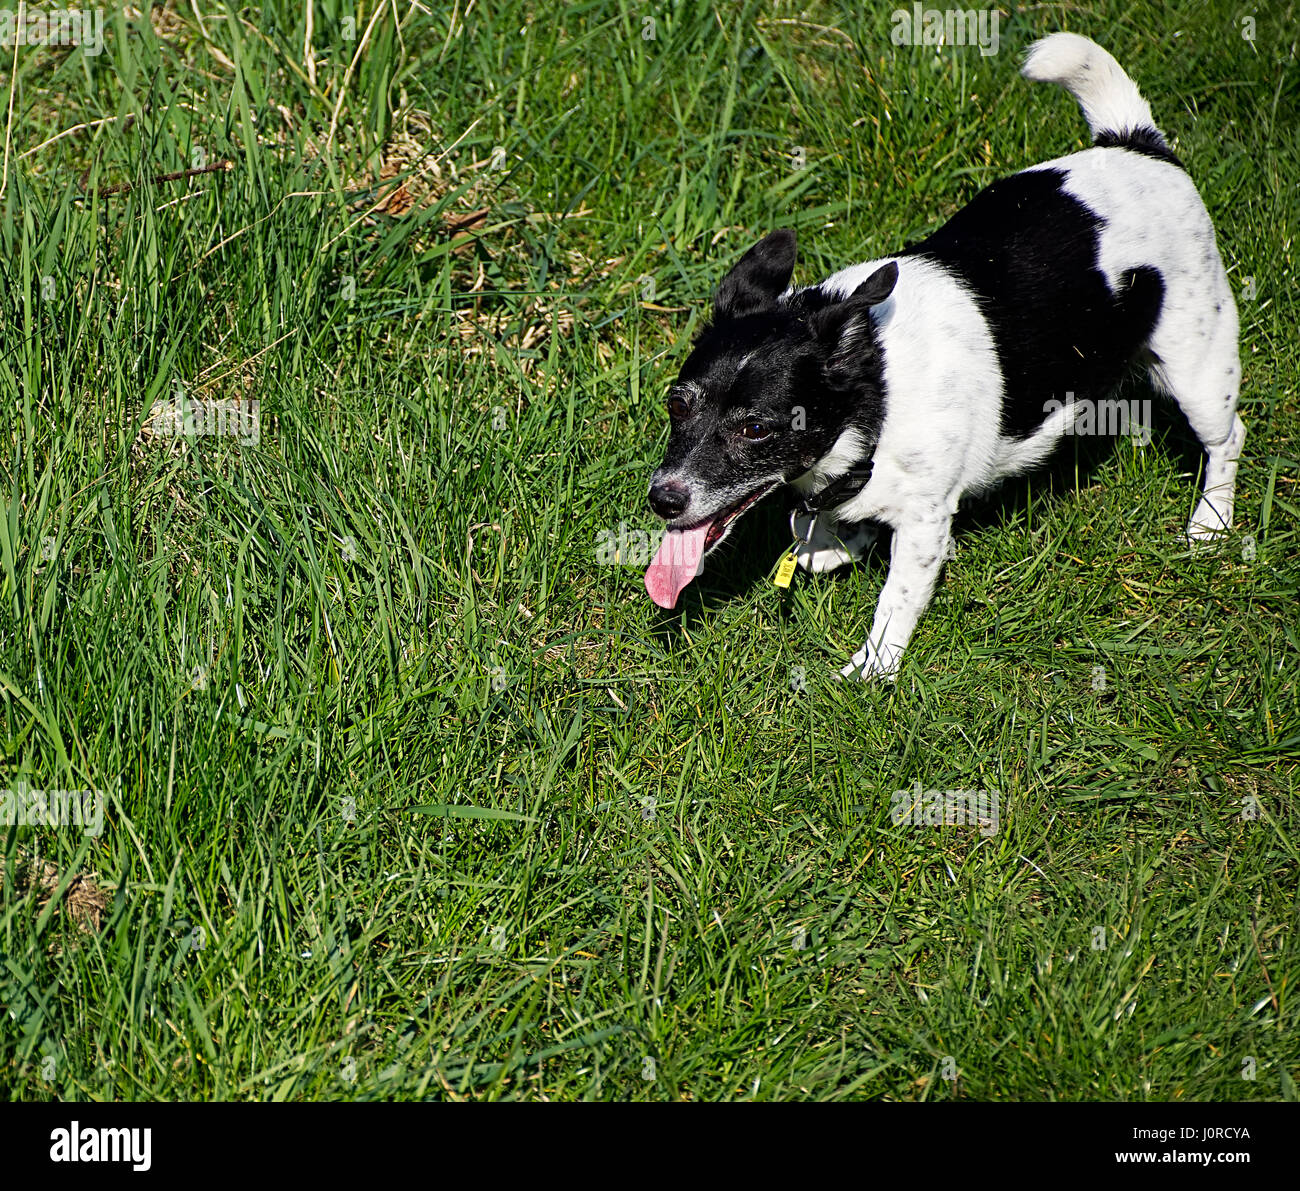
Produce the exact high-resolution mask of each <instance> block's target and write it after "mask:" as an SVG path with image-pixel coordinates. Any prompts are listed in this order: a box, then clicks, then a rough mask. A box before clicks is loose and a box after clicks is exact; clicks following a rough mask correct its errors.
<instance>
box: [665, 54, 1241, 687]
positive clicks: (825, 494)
mask: <svg viewBox="0 0 1300 1191" xmlns="http://www.w3.org/2000/svg"><path fill="white" fill-rule="evenodd" d="M1022 73H1023V74H1024V75H1025V76H1026V77H1027V78H1029V79H1032V80H1035V81H1042V82H1052V83H1057V84H1059V85H1060V86H1062V87H1064V88H1065V89H1066V90H1067V91H1069V92H1070V93H1071V94H1072V95H1073V96H1074V98H1075V99H1076V101H1077V102H1078V103H1079V106H1080V108H1081V109H1082V111H1083V115H1084V117H1085V119H1086V120H1087V122H1088V125H1089V128H1090V129H1091V132H1092V138H1093V144H1092V147H1091V148H1089V149H1085V150H1083V151H1081V152H1078V153H1073V154H1071V155H1069V156H1066V157H1060V158H1057V159H1055V160H1052V161H1047V162H1044V163H1043V164H1041V165H1036V166H1032V167H1030V168H1029V169H1026V170H1023V171H1021V172H1020V173H1017V174H1013V175H1011V176H1009V177H1007V178H1003V179H1001V180H999V181H997V182H994V183H993V184H992V185H990V186H988V187H987V188H986V189H985V190H983V191H981V192H980V193H979V194H978V195H976V196H975V198H974V199H972V200H971V202H970V203H969V204H968V205H967V206H966V207H964V208H963V209H962V210H960V211H958V212H957V214H956V215H954V216H953V217H952V218H951V219H950V220H949V221H948V222H947V223H946V224H945V225H944V226H943V227H941V228H940V229H939V230H938V231H936V232H935V233H934V234H933V235H931V236H929V237H927V238H926V239H924V240H922V241H921V242H920V243H917V244H914V245H912V246H911V247H909V248H907V249H905V250H904V251H903V252H901V253H899V254H897V255H896V256H892V257H886V258H882V259H880V260H872V261H866V262H864V263H862V264H858V265H852V266H850V267H849V268H847V269H844V270H842V271H841V272H839V273H836V274H834V275H833V276H831V277H828V278H827V279H826V280H825V281H823V282H821V283H820V284H818V285H813V286H809V287H806V288H801V289H797V288H792V287H791V285H790V281H791V277H792V275H793V272H794V263H795V235H794V232H793V231H789V230H782V231H775V232H773V233H771V234H770V235H768V236H767V237H765V238H764V239H762V240H760V241H759V242H758V243H757V244H755V245H754V246H753V247H752V248H751V249H750V250H749V251H748V252H746V253H745V255H744V256H743V257H741V259H740V260H739V262H738V263H737V264H736V265H735V267H734V268H732V270H731V271H730V272H729V273H728V274H727V275H726V276H725V277H724V278H723V280H722V283H721V284H720V285H719V287H718V290H717V293H716V295H715V297H714V302H713V318H712V321H711V324H710V325H709V326H708V327H706V329H705V330H704V331H703V332H702V333H701V334H700V335H699V337H698V339H697V340H696V341H695V343H694V345H693V348H692V350H691V352H690V354H689V356H688V358H687V360H686V362H685V364H684V365H683V366H682V369H681V372H680V375H679V376H678V378H677V381H676V383H675V384H674V385H673V386H672V387H671V389H670V390H669V393H668V399H667V412H668V417H669V422H670V431H669V437H668V446H667V449H666V452H665V455H664V460H663V463H662V464H661V465H660V467H659V468H658V469H657V470H656V471H655V472H654V475H653V476H652V478H651V481H650V490H649V501H650V507H651V509H652V510H653V511H654V513H655V514H656V515H657V516H658V517H660V518H662V519H663V520H664V521H665V522H667V525H666V528H665V533H664V536H663V540H662V541H661V543H660V545H659V548H658V550H657V552H656V553H655V555H654V558H653V559H652V560H651V563H650V566H649V568H648V569H647V571H646V574H645V586H646V590H647V592H648V593H649V594H650V596H651V598H652V599H653V600H654V601H655V603H656V604H659V605H660V606H661V607H664V608H671V607H674V606H675V605H676V603H677V598H678V596H679V595H680V594H681V592H682V590H683V589H684V588H685V587H686V585H687V584H688V583H690V581H691V580H692V579H693V578H695V576H696V575H698V574H699V573H700V571H701V570H702V568H703V562H704V558H705V556H706V555H708V554H709V553H710V552H712V551H713V550H714V549H716V548H717V546H718V545H719V544H720V543H722V542H723V541H724V540H726V538H727V536H728V535H729V534H730V533H731V531H732V529H733V528H734V527H735V525H736V523H737V521H738V520H739V519H740V517H741V516H742V515H743V514H744V513H746V512H748V511H749V510H750V509H752V508H753V507H754V506H755V505H756V504H757V503H758V502H759V501H760V500H762V499H763V498H764V497H766V496H767V495H769V494H770V493H772V492H774V491H775V490H776V489H778V488H780V487H782V486H785V485H791V486H792V487H793V488H794V490H795V492H796V493H797V495H798V497H799V504H798V506H797V507H796V508H795V510H794V511H793V513H792V514H791V528H792V530H793V532H794V535H795V538H796V545H795V547H794V549H793V561H794V563H797V565H798V566H799V567H801V568H802V569H803V570H805V571H809V572H813V573H818V572H824V571H830V570H833V569H834V568H836V567H841V566H844V565H845V564H846V563H849V562H852V561H854V560H856V559H858V558H860V557H861V556H862V555H863V553H864V552H865V550H866V549H867V548H868V547H869V546H870V544H871V542H872V539H873V537H874V534H875V532H876V529H877V527H878V526H885V527H888V528H890V529H892V531H893V540H892V545H891V549H890V559H889V574H888V577H887V578H886V580H885V584H884V587H883V589H882V591H881V593H880V598H879V602H878V603H877V605H876V612H875V617H874V619H873V621H872V625H871V630H870V634H869V635H868V637H867V640H866V642H865V643H864V644H863V646H862V648H861V649H859V650H858V651H857V652H856V653H855V654H854V655H853V657H852V659H851V660H850V661H849V663H848V664H847V665H846V666H845V667H844V668H843V670H842V671H841V672H840V673H841V676H842V677H846V678H847V677H861V678H869V677H876V678H883V679H886V680H892V679H893V678H894V677H895V676H896V675H897V673H898V669H899V664H900V661H901V659H902V656H903V651H904V650H905V649H906V647H907V643H908V641H909V639H910V638H911V636H912V631H913V629H914V628H915V627H916V623H917V621H918V620H919V618H920V616H921V614H922V613H923V612H924V611H925V609H926V607H927V606H928V605H929V602H930V599H931V597H932V596H933V594H934V589H935V584H936V582H937V580H938V577H939V572H940V569H941V568H942V566H943V563H944V561H945V559H946V558H948V557H950V552H951V550H952V520H953V516H954V514H955V513H956V512H957V507H958V502H959V501H960V500H961V499H962V498H963V497H965V496H967V495H971V494H977V493H980V492H982V491H986V490H988V489H990V488H991V487H992V486H994V485H995V484H997V483H998V482H999V481H1001V480H1003V479H1005V478H1007V477H1008V476H1013V475H1017V474H1020V473H1022V472H1025V471H1027V470H1029V469H1031V468H1034V467H1037V466H1039V465H1040V464H1042V463H1043V462H1044V461H1045V460H1046V459H1047V457H1048V456H1049V455H1050V454H1051V452H1052V451H1053V449H1054V448H1055V446H1056V445H1057V443H1058V442H1059V440H1060V439H1061V438H1062V436H1063V435H1065V434H1068V433H1070V432H1071V430H1072V429H1073V427H1074V425H1075V419H1076V418H1077V417H1078V411H1079V410H1080V409H1082V408H1084V405H1085V403H1087V402H1093V403H1095V402H1096V401H1097V399H1098V398H1103V397H1105V395H1106V394H1108V393H1110V392H1112V391H1113V390H1114V389H1115V387H1116V386H1117V385H1118V384H1119V383H1120V382H1121V381H1123V380H1124V379H1125V378H1126V376H1128V375H1129V374H1130V373H1131V372H1133V371H1134V370H1135V369H1136V370H1138V371H1142V370H1145V371H1146V372H1147V373H1148V374H1149V376H1150V378H1151V381H1152V382H1153V384H1154V386H1155V387H1156V388H1157V390H1158V391H1160V392H1163V393H1165V394H1168V395H1169V396H1170V397H1172V398H1173V400H1174V401H1175V402H1177V404H1178V406H1179V408H1180V409H1181V410H1182V412H1183V414H1184V415H1185V417H1186V418H1187V421H1188V423H1189V425H1190V426H1191V428H1192V430H1193V432H1194V433H1195V434H1196V436H1197V438H1198V439H1199V440H1200V442H1201V444H1202V446H1203V447H1204V449H1205V452H1206V464H1205V481H1204V489H1203V493H1202V495H1201V498H1200V501H1199V503H1198V504H1197V506H1196V509H1195V511H1194V512H1193V514H1192V517H1191V520H1190V523H1189V525H1188V528H1187V533H1188V537H1189V539H1190V540H1191V542H1192V544H1193V545H1197V544H1201V543H1205V542H1208V541H1212V540H1213V539H1215V538H1216V537H1218V536H1220V535H1222V534H1223V533H1224V532H1226V531H1227V530H1228V529H1229V528H1230V527H1231V525H1232V513H1233V501H1234V493H1235V486H1236V475H1237V461H1238V459H1239V457H1240V455H1241V450H1242V444H1243V443H1244V441H1245V433H1246V432H1245V427H1244V426H1243V425H1242V422H1241V419H1240V417H1238V416H1237V394H1238V387H1239V382H1240V379H1241V366H1240V363H1239V360H1238V354H1237V308H1236V304H1235V302H1234V301H1233V295H1232V291H1231V289H1230V287H1229V284H1228V278H1227V275H1226V273H1225V271H1224V267H1223V261H1222V259H1221V258H1220V256H1219V251H1218V248H1217V246H1216V242H1215V235H1214V227H1213V224H1212V223H1211V222H1210V216H1209V214H1208V212H1207V211H1206V209H1205V205H1204V203H1203V202H1202V201H1201V198H1200V195H1199V194H1198V193H1197V191H1196V187H1195V185H1194V184H1193V183H1192V181H1191V179H1190V178H1189V177H1188V174H1187V172H1186V170H1185V168H1184V166H1183V164H1182V162H1181V161H1179V159H1178V158H1177V157H1176V156H1175V154H1174V153H1173V151H1172V150H1171V149H1170V147H1169V143H1168V142H1167V141H1166V139H1165V137H1164V136H1163V134H1162V133H1161V132H1160V131H1159V129H1158V128H1157V127H1156V125H1155V122H1154V120H1153V119H1152V115H1151V109H1150V107H1149V106H1148V105H1147V102H1146V100H1144V99H1143V98H1142V96H1141V94H1140V93H1139V92H1138V89H1137V86H1136V85H1135V84H1134V83H1133V81H1132V80H1131V79H1130V78H1129V77H1128V75H1127V74H1125V73H1124V71H1123V69H1122V68H1121V67H1120V65H1119V63H1118V62H1116V61H1115V59H1114V58H1113V57H1112V56H1111V55H1110V54H1109V53H1108V52H1107V51H1106V50H1104V49H1102V48H1101V46H1099V45H1097V44H1096V43H1095V42H1092V41H1090V40H1088V39H1087V38H1085V37H1080V36H1078V35H1077V34H1073V33H1056V34H1053V35H1051V36H1049V37H1046V38H1044V39H1042V40H1041V41H1038V42H1035V43H1034V44H1033V45H1032V46H1031V47H1030V49H1029V51H1028V54H1027V55H1026V58H1025V62H1024V66H1023V69H1022ZM790 569H791V570H793V566H791V567H790ZM778 581H780V570H779V569H778ZM787 582H788V579H787Z"/></svg>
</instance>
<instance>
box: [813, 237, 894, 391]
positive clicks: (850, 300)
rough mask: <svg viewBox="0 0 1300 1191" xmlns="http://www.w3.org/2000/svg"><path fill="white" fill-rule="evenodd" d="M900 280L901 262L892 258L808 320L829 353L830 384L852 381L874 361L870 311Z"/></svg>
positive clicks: (828, 370)
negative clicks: (895, 261) (899, 264)
mask: <svg viewBox="0 0 1300 1191" xmlns="http://www.w3.org/2000/svg"><path fill="white" fill-rule="evenodd" d="M897 283H898V265H897V264H895V263H894V262H893V261H890V262H889V263H888V264H886V265H881V266H880V268H879V269H877V270H876V271H875V272H874V273H872V274H871V276H870V277H868V278H867V279H866V281H864V282H863V283H862V284H861V285H860V286H858V288H857V289H855V290H854V291H853V293H851V294H850V295H849V296H848V297H847V298H845V299H844V301H842V302H836V303H835V304H834V305H831V306H826V307H824V308H823V309H821V310H819V311H817V312H816V313H815V314H814V315H813V316H812V318H811V319H810V320H809V324H810V326H811V327H812V332H813V335H814V336H816V338H817V339H818V341H819V342H821V343H822V344H823V345H824V346H825V347H826V349H827V351H828V353H829V354H828V356H827V360H826V379H827V380H828V381H829V382H830V383H831V384H833V385H848V384H852V383H853V382H854V381H855V380H856V378H857V376H858V374H859V370H860V369H861V368H862V367H863V366H864V365H867V364H870V363H871V362H872V361H873V360H874V357H875V350H876V348H875V338H874V336H873V335H872V334H871V314H870V310H871V307H873V306H878V305H879V304H880V303H881V302H883V301H884V300H885V299H886V298H888V297H889V295H890V294H892V293H893V292H894V286H895V285H896V284H897Z"/></svg>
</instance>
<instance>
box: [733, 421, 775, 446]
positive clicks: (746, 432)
mask: <svg viewBox="0 0 1300 1191" xmlns="http://www.w3.org/2000/svg"><path fill="white" fill-rule="evenodd" d="M740 435H741V437H742V438H747V439H749V441H750V442H762V441H763V439H765V438H771V437H772V432H771V431H770V430H769V429H768V428H767V427H766V426H764V425H763V423H762V422H746V423H745V424H744V425H743V426H742V427H741V428H740Z"/></svg>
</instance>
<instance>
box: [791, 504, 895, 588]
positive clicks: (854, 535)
mask: <svg viewBox="0 0 1300 1191" xmlns="http://www.w3.org/2000/svg"><path fill="white" fill-rule="evenodd" d="M811 520H812V517H811V516H810V515H809V514H807V513H799V512H795V513H792V514H791V515H790V528H791V530H793V531H794V535H795V537H796V538H798V539H799V545H797V546H796V547H795V549H794V557H795V561H796V562H797V563H798V564H799V566H800V567H801V568H802V569H803V570H805V571H808V572H809V573H811V574H814V575H820V574H824V573H825V572H827V571H833V570H835V569H837V568H838V567H842V566H844V565H845V564H847V563H850V562H856V561H857V560H858V559H860V558H861V557H862V556H863V555H864V554H865V553H866V552H867V551H868V550H869V549H870V548H871V545H872V543H873V542H874V541H875V540H876V527H875V526H874V525H872V524H871V523H870V522H863V523H862V524H861V525H836V524H835V523H834V522H830V523H829V524H827V525H823V524H822V522H821V521H818V523H817V525H816V526H815V527H814V528H813V534H812V538H811V540H809V541H805V540H804V539H805V538H807V537H808V526H809V523H810V522H811Z"/></svg>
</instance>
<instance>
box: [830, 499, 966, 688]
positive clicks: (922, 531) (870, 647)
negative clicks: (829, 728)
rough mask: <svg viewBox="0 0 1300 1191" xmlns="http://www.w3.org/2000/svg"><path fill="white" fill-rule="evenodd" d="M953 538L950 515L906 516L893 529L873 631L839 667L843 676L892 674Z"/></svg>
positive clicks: (872, 625)
mask: <svg viewBox="0 0 1300 1191" xmlns="http://www.w3.org/2000/svg"><path fill="white" fill-rule="evenodd" d="M951 544H952V518H951V517H950V516H943V515H940V516H937V517H927V518H918V519H915V520H909V521H905V522H903V524H902V525H900V526H899V527H898V528H897V529H896V530H895V531H894V539H893V543H892V544H891V546H890V550H889V576H888V577H887V578H886V580H885V586H884V588H882V590H881V592H880V600H879V602H878V603H877V604H876V615H875V619H874V620H873V621H872V623H871V635H870V636H869V637H868V638H867V641H866V643H865V644H864V645H863V646H862V648H861V649H859V650H858V652H857V653H855V654H854V655H853V660H852V661H851V662H850V663H849V664H848V665H847V666H845V667H844V669H843V670H841V671H840V676H841V677H842V678H850V677H855V676H856V677H860V678H870V677H877V678H885V679H888V680H889V681H891V682H892V681H893V680H894V678H895V677H896V676H897V674H898V666H899V663H900V662H901V661H902V658H903V650H904V649H906V648H907V642H908V640H909V639H910V638H911V636H912V630H913V629H914V628H916V622H917V621H918V620H920V618H921V613H922V612H924V611H925V610H926V608H927V607H928V606H929V603H930V597H931V596H933V595H934V586H935V584H936V583H937V582H938V580H939V572H940V570H942V568H943V564H944V560H945V559H946V558H947V557H948V550H949V547H950V546H951Z"/></svg>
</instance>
